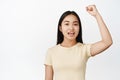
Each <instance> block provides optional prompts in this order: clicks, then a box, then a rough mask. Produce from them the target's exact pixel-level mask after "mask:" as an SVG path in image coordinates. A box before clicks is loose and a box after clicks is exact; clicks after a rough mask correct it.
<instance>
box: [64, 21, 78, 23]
mask: <svg viewBox="0 0 120 80" xmlns="http://www.w3.org/2000/svg"><path fill="white" fill-rule="evenodd" d="M64 22H70V21H64ZM76 22H77V23H78V21H73V23H76Z"/></svg>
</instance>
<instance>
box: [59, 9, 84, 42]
mask: <svg viewBox="0 0 120 80" xmlns="http://www.w3.org/2000/svg"><path fill="white" fill-rule="evenodd" d="M70 14H72V15H74V16H76V17H77V19H78V22H79V34H78V36H77V38H76V41H77V42H80V43H83V40H82V26H81V21H80V18H79V16H78V15H77V13H76V12H74V11H66V12H64V13H63V14H62V16H61V17H60V19H59V22H58V32H57V44H60V43H62V41H63V38H64V36H63V34H62V32H61V31H60V30H59V27H60V26H61V23H62V21H63V20H64V18H65V17H66V16H68V15H70Z"/></svg>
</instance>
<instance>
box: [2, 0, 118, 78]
mask: <svg viewBox="0 0 120 80" xmlns="http://www.w3.org/2000/svg"><path fill="white" fill-rule="evenodd" d="M119 3H120V1H119V0H111V1H110V0H69V1H68V0H59V1H57V0H0V80H44V65H43V63H44V58H45V54H46V50H47V49H48V48H49V47H51V46H54V45H55V44H56V35H57V23H58V20H59V18H60V16H61V14H62V13H63V12H64V11H66V10H74V11H76V12H77V13H78V14H79V15H80V18H81V21H82V27H83V39H84V42H85V43H92V42H96V41H98V40H99V39H100V34H99V30H98V26H97V23H96V21H95V19H94V18H93V17H91V16H90V15H89V14H88V13H87V12H86V11H85V7H86V6H87V5H90V4H96V6H97V8H98V10H99V12H100V13H101V15H102V17H103V19H104V21H105V22H106V24H107V26H108V28H109V30H110V32H111V35H112V37H113V41H114V43H113V45H112V46H111V47H110V48H109V49H108V50H106V51H105V52H103V53H101V54H99V55H97V56H95V57H93V58H90V59H89V61H88V64H87V71H86V80H120V77H119V74H120V62H119V60H120V58H119V57H120V54H119V53H120V37H119V36H118V35H119V34H120V30H119V29H120V28H119V26H120V23H119V21H120V11H119V7H120V5H119Z"/></svg>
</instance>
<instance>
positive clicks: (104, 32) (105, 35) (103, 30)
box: [95, 13, 112, 45]
mask: <svg viewBox="0 0 120 80" xmlns="http://www.w3.org/2000/svg"><path fill="white" fill-rule="evenodd" d="M95 18H96V20H97V23H98V26H99V30H100V34H101V38H102V40H101V41H102V42H104V43H105V44H107V45H111V44H112V37H111V35H110V32H109V30H108V28H107V26H106V24H105V23H104V21H103V19H102V17H101V15H100V14H99V13H97V14H96V16H95Z"/></svg>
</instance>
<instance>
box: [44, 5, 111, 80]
mask: <svg viewBox="0 0 120 80" xmlns="http://www.w3.org/2000/svg"><path fill="white" fill-rule="evenodd" d="M86 11H87V12H88V13H89V14H90V15H92V16H94V17H95V19H96V20H97V23H98V25H99V29H100V33H101V38H102V40H100V41H98V42H96V43H93V44H85V43H83V41H82V27H81V22H80V18H79V16H78V15H77V13H75V12H74V11H66V12H65V13H63V15H62V16H61V18H60V20H59V23H58V35H57V45H55V46H54V47H52V48H49V49H48V51H47V55H46V59H45V80H85V71H86V63H87V60H88V59H89V57H91V56H95V55H97V54H99V53H101V52H102V51H104V50H106V49H107V48H108V47H110V46H111V44H112V38H111V35H110V33H109V31H108V29H107V27H106V25H105V23H104V21H103V19H102V17H101V15H100V14H99V12H98V11H97V9H96V6H95V5H89V6H87V7H86Z"/></svg>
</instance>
